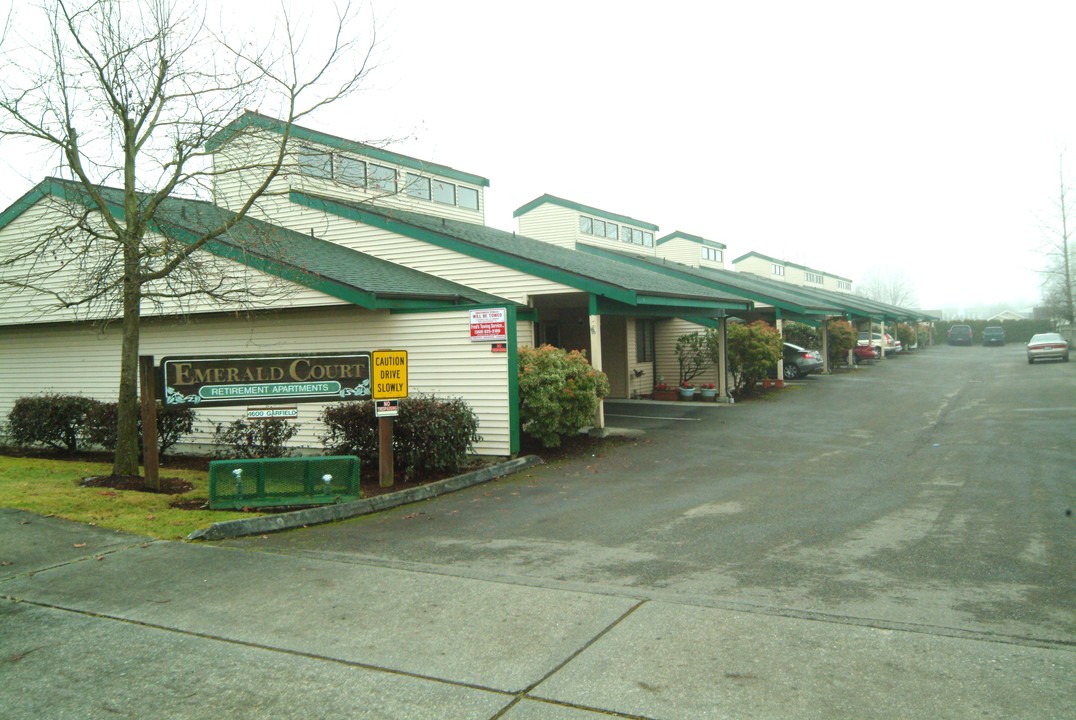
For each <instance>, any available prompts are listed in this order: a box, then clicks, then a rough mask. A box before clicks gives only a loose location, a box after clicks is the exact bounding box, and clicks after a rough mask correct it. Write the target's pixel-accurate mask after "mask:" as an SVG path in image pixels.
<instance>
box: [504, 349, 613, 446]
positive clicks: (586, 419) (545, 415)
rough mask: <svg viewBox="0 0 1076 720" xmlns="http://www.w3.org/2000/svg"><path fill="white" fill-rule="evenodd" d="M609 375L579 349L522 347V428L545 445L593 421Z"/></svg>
mask: <svg viewBox="0 0 1076 720" xmlns="http://www.w3.org/2000/svg"><path fill="white" fill-rule="evenodd" d="M608 394H609V378H608V377H606V375H605V373H603V372H601V371H599V370H595V369H594V368H593V367H591V365H590V363H589V362H588V361H587V359H586V356H584V355H583V354H582V353H580V352H579V351H577V350H572V351H570V352H569V351H566V350H561V349H560V348H555V347H552V346H550V345H543V346H541V347H538V348H527V347H524V348H520V349H519V404H520V421H521V424H522V429H523V432H525V433H527V434H528V435H530V436H531V437H533V438H535V439H537V440H538V441H539V442H541V443H542V445H544V446H545V447H557V446H559V445H560V442H561V438H563V437H564V436H566V435H573V434H575V433H577V432H579V430H581V429H582V428H584V427H587V426H588V425H592V424H594V416H595V414H596V413H597V411H598V403H599V402H600V401H601V399H602V398H603V397H605V396H606V395H608Z"/></svg>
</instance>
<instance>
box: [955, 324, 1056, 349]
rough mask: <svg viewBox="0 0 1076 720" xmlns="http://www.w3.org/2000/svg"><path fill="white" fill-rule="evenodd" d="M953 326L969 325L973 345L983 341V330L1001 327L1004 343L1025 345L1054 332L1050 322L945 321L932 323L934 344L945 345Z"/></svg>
mask: <svg viewBox="0 0 1076 720" xmlns="http://www.w3.org/2000/svg"><path fill="white" fill-rule="evenodd" d="M953 325H969V326H971V331H972V333H974V336H975V343H976V344H978V343H981V342H982V341H983V328H986V327H998V326H1000V327H1002V328H1004V330H1005V342H1007V343H1026V342H1027V341H1028V340H1030V339H1031V336H1032V335H1037V334H1038V333H1047V332H1056V329H1055V328H1054V324H1053V322H1052V321H1050V320H945V321H939V322H935V323H934V344H935V345H945V343H946V342H947V336H948V334H949V328H951V327H952V326H953Z"/></svg>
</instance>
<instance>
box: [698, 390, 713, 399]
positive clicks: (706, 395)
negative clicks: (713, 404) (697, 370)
mask: <svg viewBox="0 0 1076 720" xmlns="http://www.w3.org/2000/svg"><path fill="white" fill-rule="evenodd" d="M699 392H700V393H701V394H702V399H703V400H713V399H714V398H716V397H717V388H702V389H701V390H700V391H699Z"/></svg>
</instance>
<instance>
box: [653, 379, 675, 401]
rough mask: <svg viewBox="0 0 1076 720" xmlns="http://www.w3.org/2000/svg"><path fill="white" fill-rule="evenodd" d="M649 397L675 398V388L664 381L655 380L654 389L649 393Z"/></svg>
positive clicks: (656, 398) (659, 398)
mask: <svg viewBox="0 0 1076 720" xmlns="http://www.w3.org/2000/svg"><path fill="white" fill-rule="evenodd" d="M651 397H652V398H653V399H654V400H675V399H676V388H674V387H672V386H670V385H668V384H666V383H665V382H657V383H655V384H654V391H653V393H652V394H651Z"/></svg>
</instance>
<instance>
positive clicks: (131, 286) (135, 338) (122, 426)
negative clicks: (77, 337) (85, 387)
mask: <svg viewBox="0 0 1076 720" xmlns="http://www.w3.org/2000/svg"><path fill="white" fill-rule="evenodd" d="M128 265H130V263H128ZM137 273H138V270H137V261H136V262H135V263H134V268H130V267H128V271H127V272H126V273H125V274H124V279H123V345H122V348H121V351H120V388H119V403H118V408H117V427H116V455H115V457H114V459H113V461H112V474H113V475H137V474H138V414H139V411H140V408H139V405H138V346H139V326H140V321H141V307H140V306H141V303H142V287H141V284H140V283H139V281H138V279H137V278H138V274H137ZM147 432H151V430H150V429H149V428H147Z"/></svg>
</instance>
